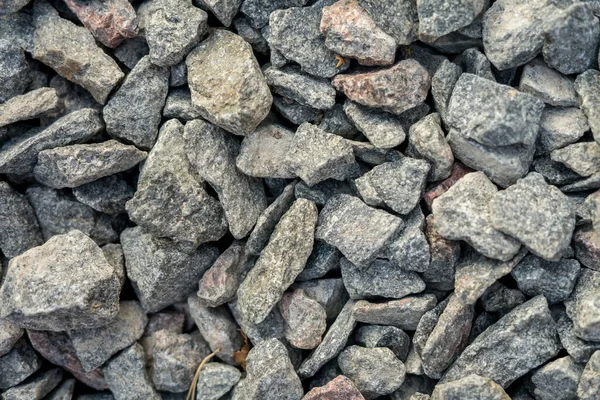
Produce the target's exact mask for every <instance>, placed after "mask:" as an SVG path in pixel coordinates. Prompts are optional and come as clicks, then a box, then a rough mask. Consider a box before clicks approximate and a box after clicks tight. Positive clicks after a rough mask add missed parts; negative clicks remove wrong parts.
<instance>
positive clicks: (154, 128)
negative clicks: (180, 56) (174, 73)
mask: <svg viewBox="0 0 600 400" xmlns="http://www.w3.org/2000/svg"><path fill="white" fill-rule="evenodd" d="M168 89H169V70H168V69H167V68H163V67H158V66H156V65H154V64H153V63H152V62H151V61H150V57H149V56H146V57H144V58H142V59H141V60H140V61H139V62H138V63H137V64H136V65H135V67H134V68H133V69H132V70H131V72H130V73H129V74H128V75H127V78H125V81H124V82H123V84H122V85H121V87H120V88H119V90H117V92H116V93H115V94H114V95H113V96H112V97H111V98H110V100H109V101H108V103H107V104H106V106H105V107H104V110H103V113H104V121H105V122H106V132H108V134H109V135H111V136H112V137H114V138H116V139H120V140H124V141H126V142H131V143H133V144H135V145H136V146H138V147H140V148H142V149H145V150H148V149H150V148H152V146H153V145H154V142H155V141H156V136H157V135H158V125H159V124H160V117H161V111H162V108H163V106H164V105H165V99H166V98H167V91H168ZM132 105H135V106H132Z"/></svg>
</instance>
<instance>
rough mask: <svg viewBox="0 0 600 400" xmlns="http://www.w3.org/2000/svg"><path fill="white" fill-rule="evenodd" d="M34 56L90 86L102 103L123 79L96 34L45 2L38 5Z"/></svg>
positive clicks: (35, 15) (35, 11) (61, 73)
mask: <svg viewBox="0 0 600 400" xmlns="http://www.w3.org/2000/svg"><path fill="white" fill-rule="evenodd" d="M34 24H35V36H34V48H33V58H35V59H36V60H39V61H41V62H43V63H44V64H46V65H48V66H49V67H51V68H53V69H54V70H55V71H56V72H57V73H58V74H59V75H60V76H64V77H65V78H67V79H68V80H70V81H72V82H75V83H77V84H78V85H81V86H83V87H84V88H85V89H87V90H88V91H89V92H90V93H91V94H92V96H94V99H96V101H97V102H98V103H100V104H104V103H105V102H106V98H107V97H108V95H109V94H110V92H111V91H112V90H113V88H114V87H115V85H116V84H117V83H118V82H119V81H120V80H121V79H122V78H123V72H121V69H120V68H119V66H118V65H117V63H116V62H115V61H114V60H113V59H112V58H110V57H109V56H108V55H106V54H105V53H104V51H102V49H100V48H99V47H98V46H96V41H95V40H94V37H93V36H92V34H91V33H90V32H89V31H88V30H87V29H85V28H83V27H79V26H77V25H75V24H74V23H72V22H71V21H68V20H66V19H63V18H61V17H60V16H59V15H58V12H57V11H56V10H55V9H54V8H52V6H50V5H49V4H48V3H46V2H45V1H36V2H35V6H34Z"/></svg>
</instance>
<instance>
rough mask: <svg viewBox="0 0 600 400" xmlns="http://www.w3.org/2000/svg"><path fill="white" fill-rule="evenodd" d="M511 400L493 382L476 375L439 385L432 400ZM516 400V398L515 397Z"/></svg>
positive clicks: (432, 395)
mask: <svg viewBox="0 0 600 400" xmlns="http://www.w3.org/2000/svg"><path fill="white" fill-rule="evenodd" d="M475 399H486V400H509V399H510V397H509V396H508V395H507V394H506V392H505V391H504V389H502V387H501V386H500V385H498V384H497V383H496V382H494V381H493V380H491V379H489V378H486V377H482V376H479V375H476V374H471V375H468V376H465V377H464V378H461V379H458V380H456V381H454V382H449V383H444V384H441V385H437V386H436V387H435V389H434V391H433V393H432V394H431V400H475ZM513 399H514V397H513Z"/></svg>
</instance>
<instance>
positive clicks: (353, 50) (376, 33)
mask: <svg viewBox="0 0 600 400" xmlns="http://www.w3.org/2000/svg"><path fill="white" fill-rule="evenodd" d="M320 29H321V33H322V34H323V36H325V46H327V47H328V48H329V49H331V50H332V51H334V52H335V53H336V54H339V55H341V56H343V57H349V58H354V59H357V60H358V62H359V64H361V65H391V64H393V63H394V58H395V57H394V56H395V54H396V41H395V40H394V38H393V37H391V36H390V35H388V34H387V33H385V32H384V31H383V30H381V29H380V28H379V27H378V26H377V25H376V23H375V21H374V20H373V19H372V18H371V17H370V16H369V14H368V13H366V12H365V9H364V8H362V7H361V6H360V5H359V3H358V0H341V1H338V2H336V3H334V4H333V5H331V6H328V7H325V8H323V16H322V18H321V26H320Z"/></svg>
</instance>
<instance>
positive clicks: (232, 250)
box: [198, 242, 249, 307]
mask: <svg viewBox="0 0 600 400" xmlns="http://www.w3.org/2000/svg"><path fill="white" fill-rule="evenodd" d="M248 267H249V261H248V257H247V255H246V254H245V248H244V245H243V244H242V243H240V242H234V243H232V244H231V246H229V248H228V249H227V250H225V251H224V252H223V253H221V255H220V256H219V258H217V260H216V261H215V263H214V264H213V265H212V266H211V267H210V268H209V269H208V270H207V271H206V272H205V273H204V275H203V276H202V278H201V279H200V283H199V289H198V298H199V299H200V300H201V301H202V303H204V304H206V305H208V306H209V307H218V306H220V305H223V304H225V303H227V302H229V301H231V300H233V299H234V298H235V294H236V292H237V289H238V287H239V285H240V284H241V283H242V280H243V277H244V276H245V274H246V272H247V270H248Z"/></svg>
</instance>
